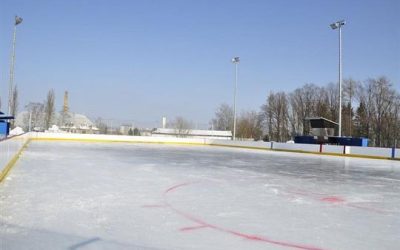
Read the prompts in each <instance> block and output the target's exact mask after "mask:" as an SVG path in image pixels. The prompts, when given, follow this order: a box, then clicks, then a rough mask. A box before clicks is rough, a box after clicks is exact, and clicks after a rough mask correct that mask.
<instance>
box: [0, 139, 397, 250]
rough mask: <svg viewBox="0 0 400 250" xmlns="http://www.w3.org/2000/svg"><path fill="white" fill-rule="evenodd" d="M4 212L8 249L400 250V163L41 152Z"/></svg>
mask: <svg viewBox="0 0 400 250" xmlns="http://www.w3.org/2000/svg"><path fill="white" fill-rule="evenodd" d="M0 209H1V211H0V249H146V250H147V249H149V250H150V249H153V250H156V249H157V250H158V249H207V250H208V249H340V250H346V249H351V250H354V249H363V250H364V249H399V245H400V162H399V161H385V160H371V159H358V158H347V157H335V156H319V155H309V154H298V153H283V152H282V153H281V152H271V151H263V150H250V149H237V148H227V147H216V146H180V145H162V144H145V143H143V144H134V143H81V142H54V141H53V142H45V141H33V142H31V143H30V144H29V146H28V148H27V149H26V150H25V151H24V152H23V154H22V157H21V158H20V159H19V160H18V161H17V163H16V165H15V166H14V168H13V169H12V171H11V172H10V174H9V175H8V177H7V178H6V179H5V180H4V181H3V182H2V183H0Z"/></svg>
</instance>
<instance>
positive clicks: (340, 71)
mask: <svg viewBox="0 0 400 250" xmlns="http://www.w3.org/2000/svg"><path fill="white" fill-rule="evenodd" d="M340 136H342V25H339V137H340Z"/></svg>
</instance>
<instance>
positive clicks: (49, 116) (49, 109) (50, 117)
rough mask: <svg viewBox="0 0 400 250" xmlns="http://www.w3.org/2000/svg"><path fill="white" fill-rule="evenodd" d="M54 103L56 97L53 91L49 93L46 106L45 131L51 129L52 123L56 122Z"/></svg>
mask: <svg viewBox="0 0 400 250" xmlns="http://www.w3.org/2000/svg"><path fill="white" fill-rule="evenodd" d="M54 102H55V95H54V90H53V89H51V90H49V92H48V93H47V98H46V101H45V104H44V107H45V108H44V126H45V129H49V127H50V125H51V123H52V122H53V121H54V115H55V107H54Z"/></svg>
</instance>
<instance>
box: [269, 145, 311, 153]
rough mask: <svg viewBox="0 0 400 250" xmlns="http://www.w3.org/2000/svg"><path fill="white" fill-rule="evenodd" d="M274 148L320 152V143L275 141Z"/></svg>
mask: <svg viewBox="0 0 400 250" xmlns="http://www.w3.org/2000/svg"><path fill="white" fill-rule="evenodd" d="M272 147H273V149H283V150H301V151H307V152H314V153H316V152H319V145H317V144H300V143H279V142H274V143H273V146H272Z"/></svg>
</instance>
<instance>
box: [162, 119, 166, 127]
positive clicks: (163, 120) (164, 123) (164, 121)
mask: <svg viewBox="0 0 400 250" xmlns="http://www.w3.org/2000/svg"><path fill="white" fill-rule="evenodd" d="M166 127H167V117H163V118H162V128H166Z"/></svg>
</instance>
